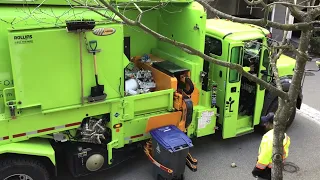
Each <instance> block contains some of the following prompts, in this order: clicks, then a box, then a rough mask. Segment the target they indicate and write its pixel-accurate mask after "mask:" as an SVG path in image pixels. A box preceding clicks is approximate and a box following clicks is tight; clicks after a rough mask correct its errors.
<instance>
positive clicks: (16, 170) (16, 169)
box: [0, 159, 50, 180]
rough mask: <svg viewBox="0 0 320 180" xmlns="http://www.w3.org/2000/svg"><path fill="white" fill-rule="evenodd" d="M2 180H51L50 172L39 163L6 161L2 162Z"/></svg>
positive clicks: (23, 160) (15, 160) (33, 161)
mask: <svg viewBox="0 0 320 180" xmlns="http://www.w3.org/2000/svg"><path fill="white" fill-rule="evenodd" d="M0 179H1V180H49V179H50V177H49V172H48V171H47V170H46V168H45V167H44V166H43V165H42V164H41V163H40V162H38V161H35V160H31V159H4V160H1V161H0Z"/></svg>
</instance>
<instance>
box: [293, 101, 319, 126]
mask: <svg viewBox="0 0 320 180" xmlns="http://www.w3.org/2000/svg"><path fill="white" fill-rule="evenodd" d="M297 114H299V115H302V116H304V117H305V118H307V119H309V120H311V121H313V122H315V123H317V124H318V125H319V126H320V111H318V110H316V109H314V108H312V107H310V106H308V105H306V104H302V105H301V108H300V110H299V109H297Z"/></svg>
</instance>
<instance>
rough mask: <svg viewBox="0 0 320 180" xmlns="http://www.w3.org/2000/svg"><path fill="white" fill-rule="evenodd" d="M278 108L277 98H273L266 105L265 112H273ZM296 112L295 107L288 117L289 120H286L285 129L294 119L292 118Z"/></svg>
mask: <svg viewBox="0 0 320 180" xmlns="http://www.w3.org/2000/svg"><path fill="white" fill-rule="evenodd" d="M277 109H278V99H275V100H273V101H272V103H271V104H270V105H269V107H268V111H267V113H266V114H268V113H269V112H273V113H275V112H276V111H277ZM296 112H297V109H296V108H295V109H294V110H293V112H292V114H291V116H290V118H289V121H288V122H287V124H286V130H287V129H288V128H289V127H290V126H291V125H292V123H293V121H294V118H295V116H296ZM266 114H265V115H266Z"/></svg>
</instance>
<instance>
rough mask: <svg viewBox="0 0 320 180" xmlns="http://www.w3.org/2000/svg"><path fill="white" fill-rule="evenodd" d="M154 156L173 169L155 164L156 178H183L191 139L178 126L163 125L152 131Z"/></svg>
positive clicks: (165, 179)
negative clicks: (168, 169) (168, 170)
mask: <svg viewBox="0 0 320 180" xmlns="http://www.w3.org/2000/svg"><path fill="white" fill-rule="evenodd" d="M150 134H151V136H152V154H153V158H154V159H155V160H156V161H157V162H159V163H160V164H161V165H163V166H165V167H167V168H170V169H171V170H173V173H168V172H166V171H165V170H163V169H162V168H161V167H159V166H156V165H154V166H153V175H154V177H155V179H156V180H161V179H163V180H173V179H183V177H184V171H185V166H186V158H187V156H188V153H189V148H190V147H193V144H192V141H191V139H190V138H189V137H188V136H187V135H186V134H185V133H184V132H182V131H181V130H180V129H178V128H177V127H176V126H173V125H169V126H163V127H160V128H157V129H154V130H152V131H150Z"/></svg>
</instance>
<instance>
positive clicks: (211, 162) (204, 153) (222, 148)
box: [57, 62, 320, 180]
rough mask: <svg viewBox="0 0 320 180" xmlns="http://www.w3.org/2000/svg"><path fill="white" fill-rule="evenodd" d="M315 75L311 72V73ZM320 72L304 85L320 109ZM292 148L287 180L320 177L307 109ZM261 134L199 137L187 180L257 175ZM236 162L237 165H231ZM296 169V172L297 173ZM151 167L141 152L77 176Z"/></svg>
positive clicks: (118, 179)
mask: <svg viewBox="0 0 320 180" xmlns="http://www.w3.org/2000/svg"><path fill="white" fill-rule="evenodd" d="M308 68H313V69H315V68H316V67H315V63H314V62H310V63H308ZM310 75H312V74H310ZM319 82H320V72H318V73H315V74H313V75H312V76H307V77H306V81H305V85H304V102H303V103H304V104H307V105H309V106H310V107H313V108H315V109H317V110H318V111H320V103H318V101H316V100H317V99H318V100H319V99H320V98H319V96H318V97H316V96H315V94H316V93H317V92H320V83H319ZM287 133H288V135H289V136H290V137H291V147H290V152H289V158H288V160H287V162H289V163H292V165H293V166H286V168H285V169H286V170H287V171H290V172H287V171H285V172H284V179H297V180H317V179H319V177H320V171H319V170H320V163H319V162H320V151H319V149H320V143H319V142H320V138H319V134H320V122H318V123H317V122H316V121H315V120H314V121H312V120H310V117H308V116H305V115H304V112H298V113H297V116H296V119H295V121H294V123H293V124H292V126H291V128H290V129H289V130H288V132H287ZM260 140H261V135H259V134H257V133H253V134H248V135H244V136H241V137H238V138H233V139H227V140H221V139H219V138H218V137H217V136H216V135H212V136H207V137H203V138H199V139H197V140H195V141H194V145H195V147H194V148H192V149H191V152H192V154H193V156H195V157H196V158H197V159H198V161H199V165H198V171H197V172H191V171H190V170H189V169H187V168H186V172H185V176H186V178H185V179H186V180H189V179H190V180H191V179H192V180H195V179H197V180H209V179H217V180H220V179H221V180H250V179H253V180H254V178H253V177H252V175H251V170H252V169H253V167H254V164H255V160H256V156H257V150H258V147H259V143H260ZM232 162H234V163H236V165H237V167H235V168H231V166H230V164H231V163H232ZM294 171H296V172H294ZM151 173H152V166H151V164H150V162H149V161H148V160H147V158H146V157H145V156H144V155H143V154H142V155H141V156H138V157H136V158H135V159H132V160H130V161H127V162H126V163H124V164H121V165H119V166H117V167H114V168H113V169H110V170H106V171H103V172H100V173H97V174H95V175H90V176H87V177H82V178H77V179H78V180H149V179H150V180H152V179H153V177H152V174H151ZM57 179H59V180H67V179H68V180H76V179H75V178H72V177H71V176H70V175H63V176H60V177H58V178H57Z"/></svg>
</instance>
